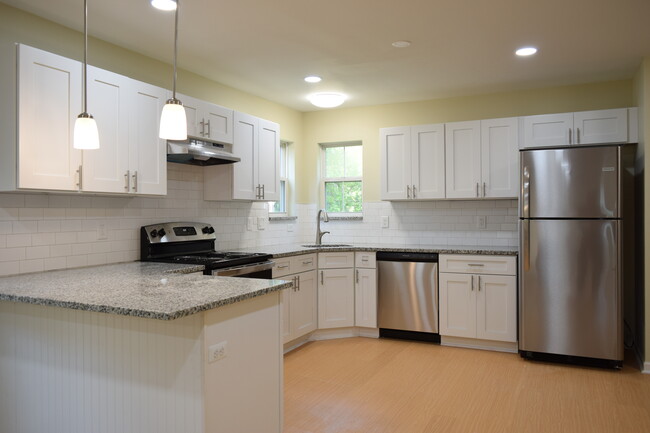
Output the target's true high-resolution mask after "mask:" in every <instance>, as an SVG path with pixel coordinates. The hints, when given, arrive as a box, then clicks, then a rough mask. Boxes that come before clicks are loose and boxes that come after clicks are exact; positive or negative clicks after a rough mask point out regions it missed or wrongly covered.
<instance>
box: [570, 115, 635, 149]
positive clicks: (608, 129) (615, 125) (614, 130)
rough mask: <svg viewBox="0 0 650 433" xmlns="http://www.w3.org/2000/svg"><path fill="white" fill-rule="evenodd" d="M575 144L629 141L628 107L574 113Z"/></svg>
mask: <svg viewBox="0 0 650 433" xmlns="http://www.w3.org/2000/svg"><path fill="white" fill-rule="evenodd" d="M573 126H574V127H575V137H574V139H573V144H599V143H627V108H619V109H616V110H597V111H582V112H579V113H573Z"/></svg>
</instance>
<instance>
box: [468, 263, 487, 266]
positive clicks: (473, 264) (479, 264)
mask: <svg viewBox="0 0 650 433" xmlns="http://www.w3.org/2000/svg"><path fill="white" fill-rule="evenodd" d="M467 266H485V263H468V264H467Z"/></svg>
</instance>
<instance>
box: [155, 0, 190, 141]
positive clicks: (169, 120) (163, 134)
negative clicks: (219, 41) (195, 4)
mask: <svg viewBox="0 0 650 433" xmlns="http://www.w3.org/2000/svg"><path fill="white" fill-rule="evenodd" d="M174 3H175V4H176V6H177V7H176V12H174V78H173V79H172V98H171V99H168V100H167V102H166V103H165V106H164V107H163V110H162V115H161V116H160V133H159V134H158V135H159V136H160V138H163V139H166V140H187V116H186V115H185V108H183V103H182V102H181V101H179V100H178V99H176V52H177V51H178V9H179V5H178V0H176V1H175V2H174ZM152 4H153V2H152Z"/></svg>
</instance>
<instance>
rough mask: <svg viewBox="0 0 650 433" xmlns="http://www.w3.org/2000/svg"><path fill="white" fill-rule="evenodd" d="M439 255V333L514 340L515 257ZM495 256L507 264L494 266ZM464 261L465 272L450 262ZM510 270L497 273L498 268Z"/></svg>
mask: <svg viewBox="0 0 650 433" xmlns="http://www.w3.org/2000/svg"><path fill="white" fill-rule="evenodd" d="M466 257H467V259H466V258H465V257H464V256H462V255H458V256H450V255H441V256H440V259H441V260H440V278H439V281H440V335H441V336H449V337H463V338H470V339H479V340H492V341H500V342H511V343H514V342H516V341H517V277H516V275H515V271H514V270H515V269H516V258H514V257H496V256H494V257H490V256H485V257H484V258H482V257H480V256H466ZM495 260H497V261H499V262H501V261H505V262H508V266H506V267H505V268H501V269H495V268H494V266H493V264H494V262H495ZM459 262H467V266H468V267H469V270H468V271H467V272H464V273H459V272H448V271H450V270H453V266H450V265H449V264H452V265H453V264H454V263H459ZM502 269H505V272H508V273H510V275H499V274H496V273H498V272H504V271H503V270H502Z"/></svg>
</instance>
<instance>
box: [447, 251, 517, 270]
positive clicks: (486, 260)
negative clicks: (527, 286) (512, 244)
mask: <svg viewBox="0 0 650 433" xmlns="http://www.w3.org/2000/svg"><path fill="white" fill-rule="evenodd" d="M440 272H456V273H464V274H493V275H517V258H516V257H512V256H483V255H476V256H471V255H465V254H441V255H440Z"/></svg>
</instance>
